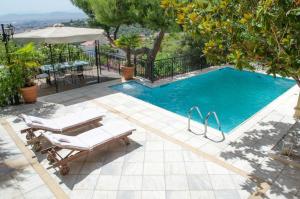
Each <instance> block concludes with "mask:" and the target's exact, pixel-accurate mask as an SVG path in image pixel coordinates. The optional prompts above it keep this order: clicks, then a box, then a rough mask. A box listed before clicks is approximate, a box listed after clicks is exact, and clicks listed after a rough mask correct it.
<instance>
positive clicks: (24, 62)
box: [10, 43, 42, 103]
mask: <svg viewBox="0 0 300 199" xmlns="http://www.w3.org/2000/svg"><path fill="white" fill-rule="evenodd" d="M41 58H42V54H41V53H40V52H39V51H37V50H36V48H35V47H34V45H33V44H32V43H29V44H27V45H25V46H24V47H22V48H20V49H18V50H17V51H15V52H14V53H13V54H12V61H11V64H10V67H12V71H16V72H17V71H18V74H19V75H18V76H17V77H16V78H18V82H21V83H20V85H19V89H20V93H21V95H22V97H23V99H24V102H25V103H34V102H36V100H37V86H36V84H35V83H34V78H35V76H36V75H37V73H38V71H39V70H38V68H39V66H40V60H41Z"/></svg>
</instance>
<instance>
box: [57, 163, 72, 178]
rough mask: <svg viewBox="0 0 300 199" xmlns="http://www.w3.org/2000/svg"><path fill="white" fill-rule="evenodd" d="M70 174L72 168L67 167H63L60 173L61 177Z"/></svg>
mask: <svg viewBox="0 0 300 199" xmlns="http://www.w3.org/2000/svg"><path fill="white" fill-rule="evenodd" d="M69 172H70V167H68V166H67V165H63V166H61V167H60V169H59V173H60V175H62V176H65V175H67V174H68V173H69Z"/></svg>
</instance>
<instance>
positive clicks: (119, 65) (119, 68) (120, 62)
mask: <svg viewBox="0 0 300 199" xmlns="http://www.w3.org/2000/svg"><path fill="white" fill-rule="evenodd" d="M118 61H119V65H118V67H119V68H118V69H119V75H121V59H118Z"/></svg>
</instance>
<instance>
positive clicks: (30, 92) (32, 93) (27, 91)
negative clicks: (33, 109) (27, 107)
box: [20, 85, 37, 103]
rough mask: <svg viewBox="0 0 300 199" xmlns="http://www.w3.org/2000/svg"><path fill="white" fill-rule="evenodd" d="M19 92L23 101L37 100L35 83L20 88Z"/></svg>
mask: <svg viewBox="0 0 300 199" xmlns="http://www.w3.org/2000/svg"><path fill="white" fill-rule="evenodd" d="M20 92H21V94H22V97H23V99H24V102H25V103H34V102H36V100H37V85H34V86H31V87H25V88H21V89H20Z"/></svg>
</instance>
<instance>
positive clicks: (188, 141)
mask: <svg viewBox="0 0 300 199" xmlns="http://www.w3.org/2000/svg"><path fill="white" fill-rule="evenodd" d="M115 83H117V81H115V82H108V83H103V84H97V85H92V86H89V87H84V88H80V89H76V90H71V91H67V92H64V93H59V94H55V95H51V96H46V97H42V98H40V99H39V102H38V103H36V104H35V105H22V106H19V107H10V109H9V110H4V113H5V114H9V116H7V117H6V118H5V121H4V120H3V122H2V123H4V124H6V126H11V127H12V128H13V129H14V130H12V131H11V132H8V134H10V135H11V134H13V135H18V136H17V138H19V139H22V140H24V137H23V136H20V134H19V130H20V129H21V128H23V125H24V124H22V123H21V122H20V121H19V120H17V119H16V117H15V116H16V115H17V114H19V113H21V112H25V113H28V114H35V115H42V116H44V117H55V116H58V115H61V114H65V113H66V112H70V111H76V110H78V109H84V108H87V107H95V108H101V109H105V110H106V111H107V115H108V117H106V119H109V118H110V117H119V118H121V119H125V120H128V121H129V122H130V123H132V124H133V125H134V126H136V128H137V129H138V130H137V131H136V132H134V133H133V135H132V136H130V139H131V140H132V144H131V145H130V146H128V147H125V146H123V145H122V144H121V143H118V144H116V145H115V146H110V147H108V148H106V149H105V150H103V151H99V152H96V153H93V154H91V155H90V156H89V157H88V158H86V159H82V160H80V161H77V162H76V163H74V164H73V165H72V166H71V174H70V175H69V176H67V177H62V176H60V175H59V174H58V173H57V171H55V170H54V169H47V167H48V163H47V162H46V160H45V157H43V156H41V155H39V154H37V156H38V160H39V162H40V164H41V165H42V166H43V168H44V171H46V169H47V172H48V173H49V175H50V176H51V177H52V178H51V179H52V180H53V182H54V183H53V186H58V187H59V188H61V189H62V190H63V191H64V192H65V193H66V194H67V195H68V196H70V198H76V197H78V198H82V197H85V198H100V197H101V198H151V199H152V198H178V199H181V198H192V199H194V198H248V197H249V196H251V195H252V196H257V197H259V196H261V195H260V194H263V193H266V195H265V196H264V197H265V198H299V197H300V192H299V191H298V190H299V188H300V183H299V180H300V172H299V170H296V169H293V168H290V167H288V166H285V165H283V164H281V163H279V162H277V161H274V160H272V159H270V158H269V157H268V151H269V150H270V149H271V148H272V147H273V145H274V144H276V142H277V141H278V140H279V139H280V138H281V136H282V135H284V134H285V133H286V132H287V131H288V129H289V128H290V127H291V125H292V124H294V122H295V121H294V119H293V117H292V115H293V107H294V106H295V104H296V100H297V94H298V93H299V89H298V88H297V87H294V88H292V89H291V90H289V91H288V92H287V93H285V95H283V96H281V97H279V98H278V99H277V100H275V101H274V102H272V104H270V105H269V106H267V107H266V108H265V109H263V110H262V111H260V112H259V113H258V114H256V115H255V116H254V117H252V118H251V119H250V120H248V121H247V122H245V123H244V124H242V125H241V126H240V127H239V128H236V129H235V130H234V132H232V133H231V134H230V135H228V136H226V140H225V141H222V142H219V141H220V139H221V136H220V133H219V132H218V131H216V130H214V129H211V128H209V134H208V135H209V136H210V139H205V138H203V135H201V133H202V129H203V126H201V125H200V124H197V123H193V124H192V129H193V131H195V132H196V133H197V134H200V135H195V134H193V133H191V132H189V131H187V130H186V129H187V119H186V118H184V117H181V116H178V115H176V114H174V113H171V112H168V111H166V110H164V109H161V108H159V107H156V106H153V105H151V104H148V103H145V102H143V101H141V100H138V99H135V98H133V97H130V96H127V95H124V94H122V93H116V92H114V91H112V90H111V89H110V88H109V87H108V86H109V85H112V84H115ZM6 131H7V129H6ZM1 133H2V131H1ZM2 134H4V135H5V132H3V133H2ZM3 140H5V141H6V140H7V139H6V138H3ZM11 145H12V147H14V145H13V144H11ZM14 148H16V147H14ZM1 149H2V146H1ZM27 149H29V147H27ZM5 172H6V171H5ZM39 172H40V171H38V172H37V173H39ZM6 182H9V181H4V183H6ZM44 182H46V183H48V184H51V183H49V182H48V181H47V180H44ZM53 186H52V187H50V188H51V191H52V192H55V189H54V188H53ZM3 190H5V189H3ZM3 190H1V191H3ZM1 191H0V192H1ZM21 194H26V193H23V192H22V193H21ZM54 194H55V193H54ZM1 195H2V193H1ZM24 196H26V195H24ZM55 196H56V197H57V195H55ZM49 197H53V195H49ZM8 198H9V197H8Z"/></svg>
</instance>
